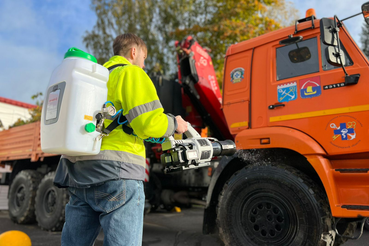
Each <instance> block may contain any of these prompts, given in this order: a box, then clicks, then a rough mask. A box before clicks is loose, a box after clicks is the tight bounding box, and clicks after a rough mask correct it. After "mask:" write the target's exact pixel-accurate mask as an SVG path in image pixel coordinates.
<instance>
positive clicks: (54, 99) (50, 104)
mask: <svg viewBox="0 0 369 246" xmlns="http://www.w3.org/2000/svg"><path fill="white" fill-rule="evenodd" d="M59 95H60V90H59V89H58V90H55V91H52V92H51V93H50V94H49V99H48V101H47V105H46V120H51V119H55V118H56V117H57V115H58V102H59Z"/></svg>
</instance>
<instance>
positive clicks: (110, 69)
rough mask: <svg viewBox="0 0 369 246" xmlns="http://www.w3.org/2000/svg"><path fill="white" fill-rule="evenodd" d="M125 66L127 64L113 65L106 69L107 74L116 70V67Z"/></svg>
mask: <svg viewBox="0 0 369 246" xmlns="http://www.w3.org/2000/svg"><path fill="white" fill-rule="evenodd" d="M126 65H127V64H123V63H120V64H115V65H113V66H110V67H108V70H109V72H111V71H113V70H114V68H117V67H124V66H126Z"/></svg>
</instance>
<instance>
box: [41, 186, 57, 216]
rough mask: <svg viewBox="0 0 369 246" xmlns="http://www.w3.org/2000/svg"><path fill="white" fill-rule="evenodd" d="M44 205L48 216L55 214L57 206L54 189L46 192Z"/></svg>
mask: <svg viewBox="0 0 369 246" xmlns="http://www.w3.org/2000/svg"><path fill="white" fill-rule="evenodd" d="M43 204H44V210H45V212H46V214H47V215H50V214H52V213H53V212H54V210H55V206H56V192H55V190H54V188H50V189H48V190H47V191H46V192H45V195H44V199H43Z"/></svg>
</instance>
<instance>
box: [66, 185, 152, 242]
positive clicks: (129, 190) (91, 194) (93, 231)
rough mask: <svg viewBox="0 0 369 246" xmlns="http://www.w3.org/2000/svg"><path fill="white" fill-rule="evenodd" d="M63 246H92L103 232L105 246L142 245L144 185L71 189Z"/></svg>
mask: <svg viewBox="0 0 369 246" xmlns="http://www.w3.org/2000/svg"><path fill="white" fill-rule="evenodd" d="M69 195H70V199H69V203H68V204H67V205H66V207H65V224H64V227H63V232H62V239H61V241H62V243H61V245H62V246H85V245H86V246H90V245H93V244H94V242H95V239H96V237H97V236H98V234H99V232H100V229H101V228H102V229H103V231H104V246H112V245H114V246H120V245H121V246H139V245H142V230H143V214H144V205H145V193H144V188H143V182H142V181H137V180H124V179H121V180H113V181H108V182H106V183H104V184H102V185H99V186H94V187H91V188H72V187H70V188H69Z"/></svg>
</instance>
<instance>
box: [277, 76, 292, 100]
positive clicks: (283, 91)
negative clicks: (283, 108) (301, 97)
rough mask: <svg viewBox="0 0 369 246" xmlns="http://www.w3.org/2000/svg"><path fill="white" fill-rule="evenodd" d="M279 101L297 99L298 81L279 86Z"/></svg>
mask: <svg viewBox="0 0 369 246" xmlns="http://www.w3.org/2000/svg"><path fill="white" fill-rule="evenodd" d="M277 90H278V102H289V101H293V100H296V99H297V82H296V81H294V82H291V83H287V84H281V85H278V86H277Z"/></svg>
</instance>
